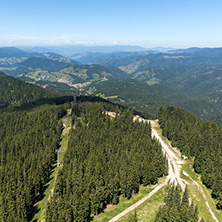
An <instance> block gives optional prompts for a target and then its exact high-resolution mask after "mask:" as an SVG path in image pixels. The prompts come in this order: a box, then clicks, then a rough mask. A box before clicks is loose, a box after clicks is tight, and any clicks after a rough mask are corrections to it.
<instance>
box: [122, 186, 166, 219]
mask: <svg viewBox="0 0 222 222" xmlns="http://www.w3.org/2000/svg"><path fill="white" fill-rule="evenodd" d="M165 189H166V186H164V187H163V188H161V189H160V190H159V191H158V192H157V193H155V194H154V195H153V196H152V197H150V198H149V199H148V200H146V201H145V202H144V203H142V204H141V205H140V206H138V207H137V208H136V213H137V218H138V221H141V222H147V221H149V222H153V221H154V220H155V216H156V213H157V211H158V209H159V207H160V205H162V204H163V200H164V197H165V193H164V190H165ZM133 213H134V211H132V212H130V213H128V214H127V215H125V216H124V217H122V218H121V219H120V220H119V221H120V222H127V221H128V218H129V216H130V215H131V214H133Z"/></svg>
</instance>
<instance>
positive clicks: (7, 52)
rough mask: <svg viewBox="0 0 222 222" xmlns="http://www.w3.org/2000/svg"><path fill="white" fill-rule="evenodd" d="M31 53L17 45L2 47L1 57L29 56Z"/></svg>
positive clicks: (0, 50) (0, 49)
mask: <svg viewBox="0 0 222 222" xmlns="http://www.w3.org/2000/svg"><path fill="white" fill-rule="evenodd" d="M29 56H30V53H29V52H26V51H24V50H22V49H18V48H16V47H0V58H5V57H6V58H10V57H16V58H20V57H29Z"/></svg>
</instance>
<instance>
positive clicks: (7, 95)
mask: <svg viewBox="0 0 222 222" xmlns="http://www.w3.org/2000/svg"><path fill="white" fill-rule="evenodd" d="M52 96H55V93H51V92H49V91H46V90H44V89H42V88H41V87H39V86H35V85H33V84H29V83H26V82H23V81H22V80H19V79H16V78H13V77H11V76H8V75H5V74H4V73H2V72H0V108H3V107H7V106H10V105H16V106H19V105H21V104H23V103H30V102H34V101H36V100H38V99H42V98H48V97H52Z"/></svg>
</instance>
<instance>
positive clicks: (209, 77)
mask: <svg viewBox="0 0 222 222" xmlns="http://www.w3.org/2000/svg"><path fill="white" fill-rule="evenodd" d="M166 84H167V85H168V86H169V87H172V88H174V89H176V90H178V91H180V92H181V93H183V94H185V95H187V96H189V97H191V98H194V97H198V96H201V95H204V94H208V93H212V92H220V91H221V92H222V65H217V66H216V65H214V66H207V67H199V68H198V69H196V70H193V71H191V70H190V71H189V74H186V75H182V76H178V77H176V78H174V79H171V80H168V81H167V82H166Z"/></svg>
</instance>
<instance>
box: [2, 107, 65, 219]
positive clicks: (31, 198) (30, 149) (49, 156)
mask: <svg viewBox="0 0 222 222" xmlns="http://www.w3.org/2000/svg"><path fill="white" fill-rule="evenodd" d="M65 113H66V109H65V107H64V106H63V105H60V106H55V105H43V106H40V107H36V108H33V109H28V110H22V109H21V110H16V111H10V110H5V111H2V112H1V113H0V221H7V222H14V221H30V220H31V218H32V216H33V213H34V204H35V203H36V202H37V201H38V199H39V198H40V197H41V194H42V193H43V191H44V185H45V183H46V182H47V181H48V179H49V174H50V171H51V170H52V165H53V163H54V162H55V159H56V155H55V149H56V148H57V147H58V145H59V141H60V135H61V131H62V122H60V121H59V120H60V119H61V117H62V116H64V114H65Z"/></svg>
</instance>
